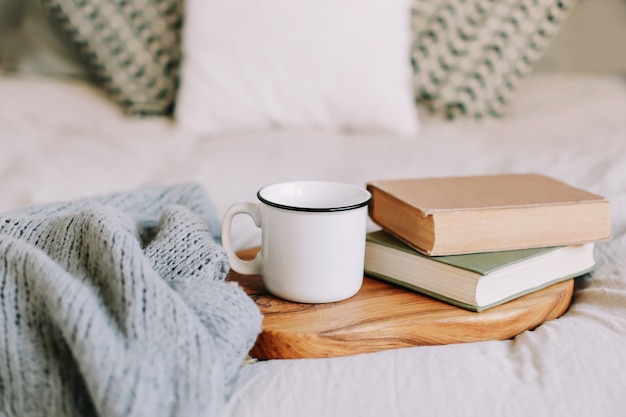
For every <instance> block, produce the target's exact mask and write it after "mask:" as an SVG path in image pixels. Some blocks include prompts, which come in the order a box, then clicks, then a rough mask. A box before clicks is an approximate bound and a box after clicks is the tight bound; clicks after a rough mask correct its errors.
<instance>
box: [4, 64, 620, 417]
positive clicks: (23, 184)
mask: <svg viewBox="0 0 626 417" xmlns="http://www.w3.org/2000/svg"><path fill="white" fill-rule="evenodd" d="M420 122H421V131H420V133H419V135H418V136H417V137H410V138H406V137H394V136H389V135H384V134H381V133H376V132H358V133H345V134H342V133H329V132H321V131H275V132H251V133H246V134H238V135H229V136H215V137H209V136H201V135H192V134H189V133H185V132H183V131H180V130H179V129H178V128H177V127H176V126H175V125H174V124H173V123H172V122H171V121H170V120H168V119H165V118H153V119H143V120H140V119H126V118H124V117H123V116H122V114H121V112H120V111H119V110H118V108H116V107H115V106H114V105H113V104H112V103H110V102H109V101H108V100H107V99H106V97H104V96H103V94H102V93H101V92H100V91H99V90H97V89H95V88H93V87H91V86H89V85H87V84H84V83H81V82H76V81H67V80H58V79H57V80H54V79H28V78H0V143H1V144H2V151H1V152H0V195H2V198H1V199H0V211H6V210H12V209H16V208H20V207H25V206H29V205H32V204H39V203H48V202H55V201H60V200H68V199H74V198H82V197H87V196H91V195H99V194H104V193H108V192H114V191H124V190H127V189H131V188H134V187H138V186H143V185H150V184H159V185H165V184H173V183H177V182H180V181H195V182H198V183H200V184H202V185H203V186H204V187H205V188H206V190H207V191H208V194H209V195H210V196H211V198H212V199H213V202H214V205H215V209H216V211H217V212H218V214H219V215H221V214H223V213H224V212H225V210H226V208H227V207H228V206H229V205H231V204H232V203H235V202H239V201H252V200H253V199H254V196H255V193H256V190H257V189H258V188H260V187H261V186H263V185H266V184H268V183H271V182H275V181H281V180H287V179H310V178H315V179H332V180H338V181H345V182H350V183H354V184H361V185H363V184H364V183H365V182H366V181H369V180H373V179H381V178H394V177H407V176H442V175H462V174H483V173H501V172H539V173H543V174H547V175H551V176H554V177H556V178H558V179H561V180H564V181H566V182H568V183H570V184H572V185H575V186H579V187H583V188H586V189H588V190H590V191H592V192H595V193H598V194H601V195H604V196H605V197H607V198H608V199H609V201H610V202H611V210H612V239H611V240H610V241H608V242H602V243H598V244H597V245H596V257H597V260H598V262H599V267H598V268H597V270H596V271H594V272H593V274H592V275H591V276H588V277H585V278H581V279H578V280H577V281H576V291H575V294H574V299H573V303H572V306H571V307H570V309H569V311H568V312H567V313H566V314H565V315H564V316H563V317H561V318H559V319H557V320H554V321H551V322H548V323H545V324H544V325H542V326H540V327H539V328H537V329H536V330H534V331H527V332H524V333H522V334H520V335H519V336H517V337H515V338H514V339H512V340H507V341H493V342H482V343H468V344H457V345H448V346H435V347H414V348H406V349H399V350H389V351H383V352H378V353H373V354H366V355H357V356H351V357H343V358H334V359H316V360H289V361H280V360H276V361H264V362H262V361H259V362H256V363H250V364H246V365H244V366H243V368H242V369H241V372H240V374H239V377H238V379H237V381H236V382H235V389H234V391H233V394H232V396H231V397H230V398H229V399H228V409H229V411H230V413H231V414H232V415H234V416H268V415H272V416H294V415H298V416H380V415H386V416H405V415H407V416H408V415H428V416H438V415H446V416H447V415H507V416H529V415H541V416H543V415H546V416H556V415H579V416H586V415H598V416H600V415H602V416H618V415H624V407H623V400H622V397H623V392H624V389H625V388H626V372H624V369H626V348H625V347H624V346H626V79H625V78H624V77H622V76H585V75H565V74H536V75H533V76H532V77H530V78H529V79H527V80H526V81H525V82H524V83H523V84H522V86H521V88H520V91H519V93H518V95H517V96H516V97H515V98H514V101H513V102H512V106H511V111H510V114H509V115H508V116H507V117H506V118H503V119H499V120H484V121H461V120H457V121H452V122H451V121H446V120H442V119H439V118H436V117H433V116H429V115H428V114H426V113H425V112H422V113H421V114H420ZM240 217H243V216H240ZM369 226H370V228H374V227H375V226H374V225H373V224H371V223H370V225H369ZM233 233H234V235H233V243H234V244H235V246H236V247H237V248H245V247H249V246H253V245H257V244H258V242H259V233H258V230H257V229H256V228H254V227H253V225H252V224H251V222H248V221H247V220H246V219H241V220H239V221H238V222H236V224H235V225H234V231H233Z"/></svg>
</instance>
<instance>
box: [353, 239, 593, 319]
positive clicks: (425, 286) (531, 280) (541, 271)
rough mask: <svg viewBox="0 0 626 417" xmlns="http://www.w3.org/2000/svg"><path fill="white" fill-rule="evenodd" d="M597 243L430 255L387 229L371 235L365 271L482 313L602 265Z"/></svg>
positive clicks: (367, 246)
mask: <svg viewBox="0 0 626 417" xmlns="http://www.w3.org/2000/svg"><path fill="white" fill-rule="evenodd" d="M593 249H594V244H593V243H586V244H581V245H571V246H560V247H547V248H532V249H521V250H510V251H500V252H484V253H473V254H464V255H451V256H426V255H423V254H421V253H419V252H417V251H416V250H414V249H412V248H411V247H410V246H408V245H406V244H404V243H402V242H401V241H400V240H398V239H396V238H395V237H393V236H392V235H390V234H388V233H387V232H385V231H383V230H379V231H376V232H370V233H368V235H367V242H366V246H365V273H366V275H369V276H371V277H375V278H379V279H383V280H386V281H389V282H392V283H395V284H398V285H402V286H404V287H407V288H410V289H413V290H415V291H418V292H420V293H423V294H426V295H429V296H431V297H434V298H437V299H439V300H442V301H445V302H448V303H451V304H454V305H457V306H459V307H462V308H465V309H468V310H472V311H482V310H485V309H488V308H491V307H495V306H497V305H500V304H502V303H505V302H507V301H510V300H513V299H515V298H518V297H521V296H522V295H525V294H529V293H531V292H533V291H537V290H539V289H541V288H545V287H547V286H549V285H552V284H555V283H557V282H561V281H565V280H567V279H570V278H574V277H577V276H581V275H584V274H586V273H588V272H590V271H592V270H593V269H594V268H595V267H596V262H595V259H594V255H593Z"/></svg>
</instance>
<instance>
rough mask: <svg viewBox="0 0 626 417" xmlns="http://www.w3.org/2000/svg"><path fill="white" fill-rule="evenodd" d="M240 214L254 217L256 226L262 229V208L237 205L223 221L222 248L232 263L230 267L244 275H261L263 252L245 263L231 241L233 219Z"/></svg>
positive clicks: (246, 204)
mask: <svg viewBox="0 0 626 417" xmlns="http://www.w3.org/2000/svg"><path fill="white" fill-rule="evenodd" d="M238 214H247V215H248V216H250V217H252V220H254V224H255V225H256V226H257V227H261V207H260V206H259V205H258V204H255V203H235V204H233V205H232V206H230V207H229V208H228V210H226V214H224V218H223V220H222V231H221V234H222V246H223V247H224V251H225V252H226V255H228V260H229V261H230V267H231V268H232V269H233V270H235V271H237V272H239V273H240V274H243V275H261V264H262V260H261V252H259V253H258V254H257V255H256V256H255V257H254V259H252V260H250V261H244V260H243V259H241V258H240V257H239V256H237V254H236V253H235V251H234V250H233V246H232V243H231V240H230V227H231V225H232V222H233V218H234V217H235V216H236V215H238Z"/></svg>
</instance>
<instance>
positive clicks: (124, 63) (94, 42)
mask: <svg viewBox="0 0 626 417" xmlns="http://www.w3.org/2000/svg"><path fill="white" fill-rule="evenodd" d="M41 1H42V4H43V6H44V7H45V8H46V10H48V12H49V13H50V15H51V18H52V19H53V20H54V21H55V22H56V23H58V24H59V25H60V26H61V27H62V29H63V30H64V32H65V34H66V35H67V36H68V37H69V39H70V41H71V42H72V43H73V44H74V45H75V46H76V47H77V48H78V51H79V53H80V54H81V56H82V58H83V59H84V60H85V61H86V62H87V64H88V65H89V68H90V70H91V72H92V73H93V75H94V76H95V78H96V79H97V80H98V81H99V82H100V83H101V84H102V86H103V87H104V88H105V89H106V90H107V92H108V93H109V95H110V96H111V98H112V99H113V100H115V101H116V102H117V103H119V104H120V105H122V106H123V107H124V109H125V110H126V111H127V113H129V114H167V113H170V112H171V110H172V106H173V101H174V97H175V93H176V88H177V83H178V80H177V76H178V66H179V61H180V30H181V27H182V18H183V1H182V0H142V1H126V0H80V1H79V0H41Z"/></svg>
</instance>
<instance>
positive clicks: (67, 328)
mask: <svg viewBox="0 0 626 417" xmlns="http://www.w3.org/2000/svg"><path fill="white" fill-rule="evenodd" d="M218 226H219V222H218V220H217V219H216V216H215V213H214V211H213V208H212V206H211V202H210V200H209V198H208V196H207V195H206V193H205V191H204V189H203V188H201V187H199V186H197V185H194V184H181V185H176V186H172V187H153V188H145V189H140V190H136V191H134V192H128V193H118V194H113V195H107V196H102V197H97V198H89V199H84V200H78V201H74V202H69V203H59V204H51V205H45V206H38V207H33V208H28V209H24V210H19V211H14V212H10V213H7V214H5V215H2V216H0V326H1V329H0V415H3V416H4V415H6V416H150V417H157V416H194V417H198V416H214V415H215V416H218V415H222V414H221V413H222V411H223V406H224V404H225V401H226V398H227V396H228V393H229V389H230V386H231V383H232V382H233V380H234V378H235V377H236V374H237V372H238V370H239V368H240V367H241V365H242V362H243V360H244V359H245V357H246V355H247V353H248V351H249V349H250V348H251V346H252V343H253V342H254V340H255V338H256V336H257V334H258V332H259V330H260V324H261V315H260V313H259V311H258V309H257V307H256V305H255V304H254V303H253V302H252V301H251V300H250V299H249V297H247V296H246V295H245V294H244V292H243V291H242V290H241V288H239V287H238V286H237V285H236V284H233V283H227V282H224V279H225V277H226V274H227V272H228V269H229V264H228V261H227V258H226V256H225V254H224V252H223V251H222V248H221V246H220V245H219V244H218V243H217V242H218V240H217V238H218V236H217V234H216V231H217V230H219V229H218Z"/></svg>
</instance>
